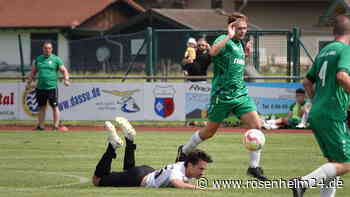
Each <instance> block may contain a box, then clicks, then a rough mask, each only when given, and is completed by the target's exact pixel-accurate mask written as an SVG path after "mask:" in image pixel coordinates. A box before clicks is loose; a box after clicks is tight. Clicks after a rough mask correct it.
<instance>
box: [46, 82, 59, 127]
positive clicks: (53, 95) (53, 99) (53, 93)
mask: <svg viewBox="0 0 350 197" xmlns="http://www.w3.org/2000/svg"><path fill="white" fill-rule="evenodd" d="M47 95H48V100H49V104H50V106H51V108H52V116H53V128H54V129H57V130H60V128H59V126H60V125H59V124H60V110H59V109H58V89H57V88H55V89H52V90H48V93H47Z"/></svg>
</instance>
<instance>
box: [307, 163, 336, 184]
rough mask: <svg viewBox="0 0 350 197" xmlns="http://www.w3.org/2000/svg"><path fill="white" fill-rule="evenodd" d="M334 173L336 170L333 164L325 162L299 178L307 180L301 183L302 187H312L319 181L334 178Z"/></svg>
mask: <svg viewBox="0 0 350 197" xmlns="http://www.w3.org/2000/svg"><path fill="white" fill-rule="evenodd" d="M336 173H337V170H336V168H335V165H334V164H332V163H326V164H324V165H322V166H321V167H319V168H318V169H316V170H315V171H313V172H311V173H310V174H308V175H306V176H304V177H302V178H301V179H302V180H307V182H306V183H304V184H303V187H304V188H310V187H314V186H316V185H317V184H318V183H321V181H324V180H328V179H334V178H335V177H336V175H337V174H336Z"/></svg>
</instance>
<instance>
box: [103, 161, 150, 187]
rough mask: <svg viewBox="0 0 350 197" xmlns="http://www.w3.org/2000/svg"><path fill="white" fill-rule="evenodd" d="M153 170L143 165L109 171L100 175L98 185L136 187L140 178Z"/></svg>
mask: <svg viewBox="0 0 350 197" xmlns="http://www.w3.org/2000/svg"><path fill="white" fill-rule="evenodd" d="M153 171H155V169H154V168H152V167H150V166H146V165H143V166H135V167H132V168H130V169H128V170H126V171H124V172H111V173H110V174H109V175H106V176H103V177H101V181H100V183H99V186H114V187H138V186H140V185H141V182H142V179H143V178H144V177H145V176H146V175H147V174H149V173H151V172H153Z"/></svg>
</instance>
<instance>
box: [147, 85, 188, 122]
mask: <svg viewBox="0 0 350 197" xmlns="http://www.w3.org/2000/svg"><path fill="white" fill-rule="evenodd" d="M144 107H145V117H144V118H145V120H177V121H184V120H185V88H184V83H144Z"/></svg>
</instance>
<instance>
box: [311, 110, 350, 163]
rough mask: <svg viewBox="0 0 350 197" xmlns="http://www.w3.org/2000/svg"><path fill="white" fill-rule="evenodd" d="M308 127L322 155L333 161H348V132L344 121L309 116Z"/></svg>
mask: <svg viewBox="0 0 350 197" xmlns="http://www.w3.org/2000/svg"><path fill="white" fill-rule="evenodd" d="M309 123H310V127H311V129H312V130H313V132H314V135H315V137H316V140H317V142H318V144H319V146H320V148H321V151H322V152H323V155H324V156H325V157H326V158H327V159H329V160H331V161H335V162H341V163H346V162H350V133H349V128H348V126H347V124H346V122H345V121H338V120H331V119H328V118H325V117H310V118H309Z"/></svg>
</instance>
